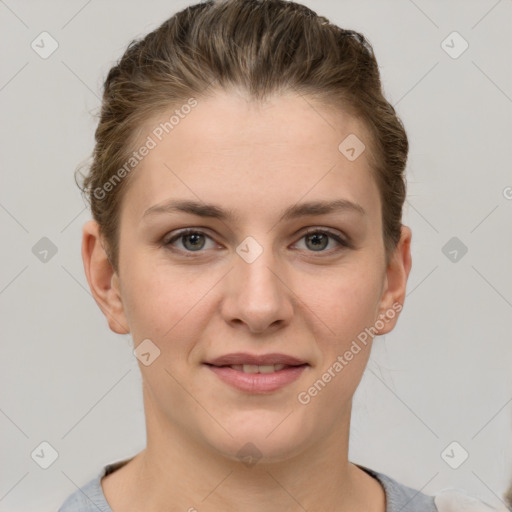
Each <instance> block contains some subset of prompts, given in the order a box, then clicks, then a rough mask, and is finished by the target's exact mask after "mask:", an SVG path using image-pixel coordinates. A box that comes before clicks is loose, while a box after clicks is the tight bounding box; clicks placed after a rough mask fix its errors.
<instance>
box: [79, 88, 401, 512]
mask: <svg viewBox="0 0 512 512" xmlns="http://www.w3.org/2000/svg"><path fill="white" fill-rule="evenodd" d="M313 105H314V104H313V102H312V101H310V100H308V101H306V99H305V98H303V97H301V96H299V95H296V94H292V93H289V94H286V95H281V96H278V97H274V98H273V99H271V100H269V101H267V102H265V103H264V104H257V103H255V102H253V101H250V100H248V99H246V97H245V96H244V95H243V94H241V93H236V92H234V91H230V92H229V93H227V92H222V91H218V92H217V93H216V94H215V95H214V96H212V97H209V98H208V99H199V98H198V106H197V107H196V108H195V109H193V111H192V112H191V113H190V114H189V115H188V116H187V117H186V118H185V119H183V120H181V122H180V124H179V125H178V126H176V127H175V128H174V130H173V131H172V132H171V133H170V134H169V135H167V136H165V137H164V139H163V140H162V141H161V142H159V143H158V145H157V147H155V148H154V149H152V150H151V152H150V153H149V154H148V156H146V157H145V158H144V160H143V161H142V162H141V163H140V164H139V166H138V167H137V170H136V172H135V174H133V175H132V176H130V178H131V180H132V181H131V183H130V186H129V187H128V189H127V191H126V195H125V196H124V198H123V203H122V208H121V222H120V247H119V272H118V273H116V272H115V271H114V270H113V268H112V266H111V265H110V263H109V260H108V259H107V255H106V253H105V251H104V249H103V246H102V244H101V238H100V233H99V229H98V225H97V224H96V223H95V222H94V221H89V222H88V223H86V224H85V226H84V227H83V245H82V256H83V261H84V268H85V272H86V275H87V280H88V282H89V286H90V288H91V291H92V293H93V296H94V298H95V300H96V302H97V303H98V305H99V307H100V308H101V310H102V311H103V313H104V314H105V316H106V318H107V320H108V323H109V326H110V329H111V330H113V331H114V332H116V333H119V334H127V333H130V334H131V336H132V338H133V341H134V346H135V347H136V346H137V345H138V344H139V343H141V342H142V341H143V340H145V339H150V340H151V341H152V342H153V343H154V344H155V345H156V346H158V348H159V350H160V356H159V357H158V358H157V359H155V360H154V362H153V363H152V364H151V365H149V366H145V365H143V364H141V363H139V367H140V370H141V373H142V377H143V383H144V390H143V396H144V407H145V416H146V427H147V446H146V449H145V450H143V451H142V452H140V453H139V454H138V455H137V456H135V457H134V458H133V459H132V460H131V461H130V462H129V463H128V464H127V465H125V466H124V467H122V468H121V469H119V470H117V471H116V472H114V473H112V474H111V475H109V476H107V477H105V478H103V480H102V488H103V491H104V493H105V496H106V498H107V501H108V502H109V504H110V506H111V508H112V510H113V511H114V512H131V511H136V510H137V511H140V510H145V511H146V512H156V511H164V510H166V511H169V510H173V511H174V510H176V511H178V510H180V511H187V510H193V509H194V508H195V509H197V510H198V511H200V512H202V511H205V512H211V511H223V512H231V511H240V510H244V511H246V512H262V511H265V512H274V511H276V512H277V511H279V512H282V511H289V512H291V511H303V510H308V511H313V510H323V511H332V512H349V511H350V512H354V511H361V512H362V511H372V512H385V505H386V503H385V494H384V491H383V489H382V487H381V485H380V483H379V482H378V481H377V480H376V479H374V478H372V477H371V476H370V475H369V474H368V473H366V472H365V471H363V470H361V469H360V468H358V467H357V466H356V465H355V464H353V463H351V462H349V460H348V440H349V426H350V413H351V406H352V397H353V394H354V392H355V390H356V388H357V386H358V384H359V382H360V379H361V377H362V374H363V371H364V369H365V366H366V363H367V361H368V357H369V355H370V349H371V340H370V342H369V343H368V344H367V346H363V348H362V350H361V351H360V352H359V353H358V354H357V355H356V356H354V358H353V359H352V360H351V361H350V362H349V363H348V364H347V365H346V366H345V367H344V368H343V370H342V371H341V372H340V373H339V374H337V375H336V377H334V378H332V380H331V381H330V382H329V383H328V385H326V386H325V388H324V389H322V391H321V392H319V393H318V394H317V395H316V396H315V397H314V398H312V399H311V401H310V402H309V403H308V404H307V405H303V404H301V403H299V401H298V400H297V396H298V394H299V393H300V392H302V391H304V390H307V389H308V388H309V387H310V386H311V385H312V384H313V383H314V382H315V381H316V380H317V379H319V378H320V377H321V376H322V374H323V373H324V372H325V371H326V370H327V369H328V368H329V367H330V366H332V364H333V362H334V361H336V359H337V357H338V356H339V355H342V354H344V353H345V351H346V350H347V349H348V348H349V347H350V344H351V343H352V341H353V340H354V339H356V337H357V335H358V334H359V333H360V332H362V331H363V330H364V329H365V328H367V327H370V326H374V325H375V324H376V321H377V320H378V319H379V315H380V316H381V317H382V315H383V314H386V312H387V311H390V310H391V309H394V308H393V305H394V304H395V305H396V304H400V305H401V304H403V302H404V298H405V290H406V283H407V278H408V275H409V271H410V268H411V255H410V242H411V232H410V229H409V228H408V227H406V226H402V232H401V239H400V241H399V243H398V245H397V246H396V248H395V250H394V252H393V253H392V254H391V256H390V258H389V262H387V261H386V258H385V250H384V240H383V235H382V214H381V202H380V198H379V191H378V188H377V185H376V182H375V179H374V177H373V176H372V172H371V170H370V168H369V162H368V158H367V157H368V154H366V153H365V152H363V153H362V155H361V156H359V158H357V159H356V160H355V161H352V162H351V161H349V160H348V159H347V158H346V157H345V156H344V155H343V154H341V153H340V151H339V150H338V146H339V144H340V142H341V141H342V140H343V139H345V137H347V136H348V135H349V134H351V133H353V134H356V135H357V136H358V137H359V138H360V139H361V140H362V141H366V142H368V139H367V134H366V131H365V128H364V126H363V125H362V124H361V123H360V122H359V121H358V120H357V119H355V118H352V117H350V116H348V115H347V114H345V113H344V112H343V111H341V110H340V111H337V112H333V110H332V109H327V108H323V109H322V107H321V106H319V105H314V108H313ZM168 118H169V116H168V115H166V113H162V115H161V116H159V117H156V118H155V119H152V120H150V122H148V124H147V126H145V127H144V130H143V137H142V139H141V140H145V138H146V136H147V135H148V134H149V133H151V130H152V129H153V128H154V127H155V126H156V125H157V124H158V122H160V121H161V120H165V119H168ZM368 148H369V144H367V150H366V151H369V149H368ZM171 199H182V200H183V199H185V200H191V201H197V202H200V203H208V204H214V205H217V206H218V207H219V208H222V209H224V210H231V211H233V212H234V213H235V214H236V217H234V218H232V219H224V220H220V219H217V218H209V217H200V216H197V215H194V214H191V213H185V212H167V213H154V214H148V215H146V216H144V212H145V211H146V210H148V209H149V208H150V207H152V206H154V205H158V204H163V203H165V202H166V201H169V200H171ZM340 199H341V200H344V201H347V202H351V203H353V204H356V205H358V206H359V207H360V209H362V210H363V212H361V211H359V209H358V208H354V207H346V208H344V209H341V210H339V211H333V212H331V213H323V214H321V215H313V214H309V215H306V216H303V217H298V218H293V219H287V220H284V219H281V213H282V211H283V210H284V209H286V208H287V207H290V206H294V205H296V204H302V203H306V202H311V201H331V200H340ZM183 228H195V229H197V230H199V231H201V233H203V236H201V235H199V239H197V238H195V239H194V238H192V239H191V237H190V236H189V237H185V238H180V237H178V238H177V239H176V240H175V241H174V242H172V247H173V249H174V250H172V249H170V248H169V246H165V244H164V242H166V241H168V240H169V239H170V238H171V236H172V235H174V234H176V233H177V231H178V230H181V229H183ZM306 230H308V231H310V230H311V231H315V230H316V232H317V231H321V232H325V231H329V232H330V233H331V234H335V235H339V236H341V237H342V240H349V241H350V244H351V246H350V247H344V246H343V245H341V244H340V243H339V242H337V241H336V239H334V238H328V237H325V236H324V237H323V238H322V237H321V234H320V237H321V238H320V241H318V238H317V239H316V241H317V245H315V244H314V241H312V240H311V237H307V236H305V235H306V233H305V231H306ZM196 236H197V235H196ZM249 236H250V237H252V238H253V239H254V240H256V241H257V242H258V244H259V245H260V246H261V247H262V248H263V252H262V253H261V254H260V255H259V257H258V258H257V259H256V260H255V261H253V262H252V263H248V262H247V261H245V260H244V259H243V258H241V257H240V256H239V254H238V253H237V252H236V249H237V247H238V246H239V245H240V244H241V243H242V241H244V240H245V239H246V238H247V237H249ZM194 243H195V244H196V245H194ZM315 249H316V250H315ZM186 254H189V255H192V257H187V256H186ZM397 318H398V313H397V314H395V315H394V316H393V318H391V319H387V321H386V322H385V325H384V326H383V327H382V328H381V329H379V334H386V333H387V332H390V331H391V330H392V329H393V327H394V326H395V324H396V321H397ZM374 341H375V342H377V343H378V338H377V339H375V340H374ZM231 352H248V353H251V354H258V355H260V354H266V353H270V352H279V353H284V354H288V355H293V356H295V357H299V358H301V359H303V360H305V361H307V362H308V364H309V366H308V367H307V369H306V370H305V371H304V372H303V373H302V375H301V376H300V377H299V379H298V380H296V381H294V382H292V383H291V384H289V385H287V386H285V387H284V388H282V389H280V390H278V391H275V392H273V393H270V394H266V395H262V394H249V393H246V392H242V391H239V390H237V389H234V388H232V387H231V386H229V385H228V384H226V383H224V382H222V381H221V380H220V379H219V378H218V377H217V376H216V375H215V374H214V373H213V372H211V371H210V370H209V369H208V368H207V367H206V366H205V365H204V364H203V363H204V361H205V360H207V359H208V358H213V357H217V356H220V355H224V354H227V353H231ZM248 442H251V443H253V444H254V445H255V446H256V447H257V448H258V450H259V452H260V453H261V454H262V458H261V459H260V460H259V461H258V462H257V463H256V464H254V465H252V466H250V467H247V466H246V465H244V464H243V463H242V462H241V461H240V458H239V456H238V455H237V454H238V452H239V450H240V449H241V448H242V447H243V446H244V445H245V444H246V443H248Z"/></svg>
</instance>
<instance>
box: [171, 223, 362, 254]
mask: <svg viewBox="0 0 512 512" xmlns="http://www.w3.org/2000/svg"><path fill="white" fill-rule="evenodd" d="M192 234H194V235H203V236H205V237H207V238H210V239H211V240H212V237H211V236H210V235H208V234H207V233H205V232H204V231H201V230H200V229H194V228H186V229H183V230H181V231H179V232H178V233H176V234H175V235H173V236H172V237H171V238H169V239H165V238H164V240H163V241H162V245H163V246H164V247H166V248H168V249H170V250H173V251H177V252H180V253H182V254H184V255H185V257H187V258H195V257H197V256H198V255H199V254H200V253H202V252H204V250H198V251H187V250H182V249H176V248H173V247H172V244H173V243H174V242H175V241H176V240H179V239H181V238H183V237H185V236H187V235H192ZM312 234H322V235H327V236H328V237H329V238H331V239H333V240H335V241H336V242H338V244H339V245H340V246H341V247H338V248H335V249H331V250H329V251H324V250H322V251H307V252H311V253H317V254H320V255H321V254H328V255H331V254H332V253H336V252H338V251H341V250H344V249H353V245H352V244H351V243H350V241H348V240H345V239H343V238H342V237H341V236H340V235H338V234H337V233H333V232H332V231H329V230H326V229H318V228H314V229H310V230H308V231H306V232H305V233H304V234H303V235H302V236H301V237H300V238H299V240H302V239H303V238H305V237H307V236H308V235H312Z"/></svg>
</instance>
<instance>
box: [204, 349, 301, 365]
mask: <svg viewBox="0 0 512 512" xmlns="http://www.w3.org/2000/svg"><path fill="white" fill-rule="evenodd" d="M206 364H211V365H213V366H229V365H232V364H256V365H258V366H263V365H268V364H285V365H287V366H300V365H303V364H306V361H303V360H301V359H298V358H296V357H293V356H288V355H286V354H262V355H259V356H258V355H252V354H247V353H244V352H236V353H232V354H225V355H223V356H220V357H217V358H215V359H211V360H209V361H206Z"/></svg>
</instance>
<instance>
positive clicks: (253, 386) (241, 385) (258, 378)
mask: <svg viewBox="0 0 512 512" xmlns="http://www.w3.org/2000/svg"><path fill="white" fill-rule="evenodd" d="M276 364H277V363H276ZM281 364H284V363H281ZM206 367H207V368H209V369H210V370H211V371H212V372H214V373H215V374H216V375H217V377H219V378H220V379H221V380H222V381H224V382H225V383H226V384H229V385H230V386H233V387H234V388H237V389H239V390H240V391H246V392H248V393H260V394H261V393H270V392H272V391H277V390H278V389H281V388H283V387H284V386H286V385H288V384H290V383H291V382H293V381H294V380H297V379H298V378H299V377H300V375H301V374H302V372H303V371H304V370H305V369H306V368H307V367H308V365H307V364H303V365H301V366H287V367H285V368H283V369H282V370H279V371H277V372H273V373H244V372H243V371H240V370H234V369H233V368H230V367H229V366H213V365H209V364H207V365H206Z"/></svg>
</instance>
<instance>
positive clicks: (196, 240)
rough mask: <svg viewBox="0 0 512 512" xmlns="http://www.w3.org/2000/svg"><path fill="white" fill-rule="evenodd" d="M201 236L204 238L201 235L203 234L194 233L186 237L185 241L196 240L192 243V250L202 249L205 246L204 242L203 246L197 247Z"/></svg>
mask: <svg viewBox="0 0 512 512" xmlns="http://www.w3.org/2000/svg"><path fill="white" fill-rule="evenodd" d="M201 236H202V235H201V234H199V233H192V234H190V235H186V236H185V241H188V240H194V241H193V242H192V249H194V248H196V249H197V248H202V247H203V245H204V241H203V244H199V245H197V242H198V238H199V237H201ZM186 246H187V244H186V243H185V247H186Z"/></svg>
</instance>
